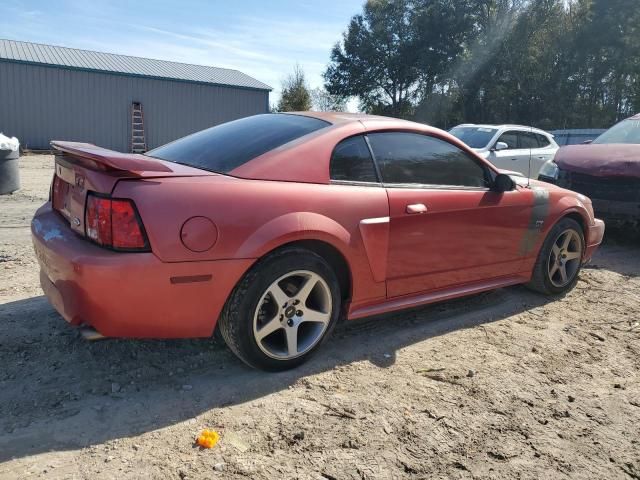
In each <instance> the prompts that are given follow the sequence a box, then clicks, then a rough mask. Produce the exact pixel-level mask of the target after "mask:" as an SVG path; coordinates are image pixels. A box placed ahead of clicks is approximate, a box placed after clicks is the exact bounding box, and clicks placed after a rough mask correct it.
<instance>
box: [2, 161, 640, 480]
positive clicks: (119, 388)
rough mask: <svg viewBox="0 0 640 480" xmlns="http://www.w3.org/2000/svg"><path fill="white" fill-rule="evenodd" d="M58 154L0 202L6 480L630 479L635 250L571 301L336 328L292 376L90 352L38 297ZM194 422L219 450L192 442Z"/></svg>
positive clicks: (635, 455)
mask: <svg viewBox="0 0 640 480" xmlns="http://www.w3.org/2000/svg"><path fill="white" fill-rule="evenodd" d="M52 163H53V160H52V157H50V156H43V155H40V156H28V157H24V158H23V161H22V169H23V170H22V178H23V183H24V186H23V189H22V190H21V191H20V192H17V193H15V194H13V195H6V196H2V197H0V478H1V479H16V478H19V479H22V478H60V479H70V478H71V479H75V478H78V479H85V478H86V479H92V480H98V479H111V478H117V479H118V480H124V479H137V478H142V477H144V478H163V479H164V478H176V479H185V478H189V479H191V478H234V479H235V478H258V479H262V478H265V479H266V478H300V479H369V478H382V479H391V478H509V479H511V478H532V479H533V478H585V479H586V478H589V479H591V478H607V479H614V478H621V479H625V478H627V479H628V478H633V479H640V443H639V442H640V427H638V425H640V382H639V380H640V378H639V375H638V367H639V366H640V277H639V275H640V245H639V244H638V242H637V240H629V239H625V237H624V235H618V236H617V237H616V238H607V241H606V244H605V245H604V246H603V247H602V248H601V250H600V252H599V253H598V254H597V256H596V258H595V259H594V261H593V263H592V264H591V265H590V266H589V267H588V268H586V269H585V270H583V273H582V275H581V279H580V281H579V283H578V285H577V287H576V289H575V290H574V291H573V292H571V293H570V294H569V295H567V296H566V297H564V298H560V299H553V300H550V299H547V298H544V297H541V296H539V295H537V294H534V293H531V292H529V291H528V290H526V289H524V288H522V287H513V288H507V289H501V290H497V291H494V292H490V293H487V294H483V295H478V296H475V297H472V298H467V299H463V300H458V301H454V302H448V303H444V304H438V305H433V306H430V307H427V308H422V309H419V310H414V311H411V312H404V313H400V314H395V315H391V316H386V317H384V318H378V319H370V320H365V321H360V322H354V323H345V324H342V325H341V326H339V327H338V329H337V330H336V332H335V334H334V336H333V337H332V339H331V340H330V341H329V342H328V343H327V345H326V346H325V347H324V348H323V349H322V350H321V351H320V352H318V355H317V356H316V357H314V359H313V360H312V361H311V362H309V363H308V364H306V365H304V366H303V367H301V368H299V369H297V370H295V371H291V372H285V373H281V374H266V373H263V372H258V371H253V370H250V369H248V368H247V367H245V366H244V365H243V364H242V363H241V362H240V361H239V360H237V359H236V358H235V357H234V356H233V355H232V354H231V353H230V352H229V351H228V350H227V348H226V347H225V346H224V345H223V344H222V343H221V342H220V341H219V340H186V341H122V340H106V341H102V342H97V343H87V342H85V341H83V340H82V339H81V338H80V336H79V335H78V333H77V332H76V331H75V330H74V329H73V328H71V327H69V326H67V325H66V324H65V322H64V321H63V320H62V319H61V317H60V316H59V315H58V314H57V313H56V312H55V311H54V310H53V309H52V307H51V306H50V305H49V304H48V302H47V301H46V299H45V298H44V297H43V296H42V292H41V290H40V288H39V286H38V280H37V275H38V268H37V263H36V261H35V259H34V255H33V252H32V247H31V243H30V238H29V228H28V224H29V220H30V218H31V216H32V215H33V212H34V211H35V209H36V208H37V207H38V206H39V205H40V204H41V203H42V202H43V201H44V200H45V199H46V197H47V194H48V188H49V182H50V179H51V174H52ZM204 428H212V429H215V430H217V431H218V432H219V433H220V435H221V439H220V442H219V443H218V445H217V446H216V447H215V448H213V449H211V450H201V449H200V448H197V447H195V446H194V438H195V436H196V435H197V434H198V433H199V432H200V431H201V430H202V429H204Z"/></svg>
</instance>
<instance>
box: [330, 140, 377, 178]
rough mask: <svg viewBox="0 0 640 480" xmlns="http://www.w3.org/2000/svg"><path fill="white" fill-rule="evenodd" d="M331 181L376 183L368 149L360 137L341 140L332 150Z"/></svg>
mask: <svg viewBox="0 0 640 480" xmlns="http://www.w3.org/2000/svg"><path fill="white" fill-rule="evenodd" d="M331 180H344V181H350V182H377V181H378V178H377V175H376V170H375V166H374V165H373V159H372V158H371V152H369V147H367V143H366V141H365V139H364V138H363V137H362V136H361V135H359V136H357V137H351V138H347V139H346V140H343V141H342V142H340V143H339V144H338V145H337V146H336V148H335V149H334V150H333V154H332V155H331Z"/></svg>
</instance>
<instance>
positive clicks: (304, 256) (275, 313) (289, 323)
mask: <svg viewBox="0 0 640 480" xmlns="http://www.w3.org/2000/svg"><path fill="white" fill-rule="evenodd" d="M340 300H341V297H340V290H339V286H338V280H337V278H336V275H335V273H334V272H333V270H332V269H331V267H330V266H329V265H328V264H327V262H326V261H325V260H324V259H323V258H322V257H320V256H319V255H317V254H315V253H313V252H311V251H308V250H304V249H300V248H285V249H283V250H280V251H277V252H275V253H273V254H271V255H269V256H267V257H266V258H264V259H263V260H261V261H260V262H258V263H257V264H256V265H255V266H254V267H253V268H252V269H251V270H250V271H249V272H248V273H247V274H246V275H245V277H244V278H243V279H242V280H241V282H240V283H239V284H238V286H237V287H236V288H235V289H234V291H233V293H232V294H231V297H230V298H229V300H228V302H227V305H226V306H225V308H224V311H223V312H222V315H221V317H220V323H219V325H220V333H221V334H222V336H223V338H224V339H225V342H226V343H227V345H228V346H229V348H231V350H232V351H233V352H234V353H235V354H236V355H237V356H238V357H240V359H242V360H243V361H244V362H245V363H247V364H248V365H250V366H252V367H255V368H260V369H263V370H286V369H289V368H293V367H296V366H298V365H300V364H301V363H303V362H304V361H305V360H306V359H307V358H309V356H311V355H312V354H313V352H315V351H316V349H317V348H318V347H319V346H320V345H321V344H322V342H323V341H324V340H325V339H326V338H327V336H328V335H329V333H330V332H331V330H332V329H333V327H334V326H335V323H336V321H337V319H338V315H339V312H340Z"/></svg>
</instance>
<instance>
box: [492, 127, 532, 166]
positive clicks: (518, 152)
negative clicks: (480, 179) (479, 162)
mask: <svg viewBox="0 0 640 480" xmlns="http://www.w3.org/2000/svg"><path fill="white" fill-rule="evenodd" d="M497 142H503V143H506V144H507V145H508V148H507V149H505V150H492V152H491V155H490V156H489V159H488V160H489V161H490V162H491V163H493V164H494V165H495V166H496V167H498V168H500V169H503V170H511V171H514V172H519V173H521V174H522V175H524V176H527V175H528V173H529V155H530V152H529V148H526V149H525V148H523V147H522V145H521V137H520V131H518V130H507V131H505V132H504V133H503V134H502V135H500V137H498V140H497ZM497 142H496V143H497Z"/></svg>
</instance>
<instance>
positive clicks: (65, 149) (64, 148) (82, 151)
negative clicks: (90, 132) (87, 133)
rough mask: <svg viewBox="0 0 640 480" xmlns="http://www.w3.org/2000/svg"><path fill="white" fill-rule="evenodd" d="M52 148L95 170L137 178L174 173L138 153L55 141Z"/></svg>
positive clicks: (157, 161)
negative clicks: (158, 173)
mask: <svg viewBox="0 0 640 480" xmlns="http://www.w3.org/2000/svg"><path fill="white" fill-rule="evenodd" d="M51 147H52V148H53V149H54V150H57V151H58V152H61V153H65V154H67V155H70V156H71V157H74V158H76V159H80V160H82V161H83V162H82V163H83V164H84V165H85V166H86V167H88V168H92V169H94V170H111V171H116V172H127V173H129V174H133V175H135V176H144V175H142V173H143V172H173V170H171V169H170V168H169V167H168V166H167V165H166V164H164V163H162V162H160V161H159V160H155V159H153V158H150V157H147V156H144V155H140V154H137V153H120V152H115V151H113V150H108V149H106V148H102V147H97V146H95V145H92V144H90V143H78V142H61V141H58V140H54V141H52V142H51Z"/></svg>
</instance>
